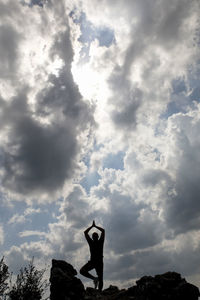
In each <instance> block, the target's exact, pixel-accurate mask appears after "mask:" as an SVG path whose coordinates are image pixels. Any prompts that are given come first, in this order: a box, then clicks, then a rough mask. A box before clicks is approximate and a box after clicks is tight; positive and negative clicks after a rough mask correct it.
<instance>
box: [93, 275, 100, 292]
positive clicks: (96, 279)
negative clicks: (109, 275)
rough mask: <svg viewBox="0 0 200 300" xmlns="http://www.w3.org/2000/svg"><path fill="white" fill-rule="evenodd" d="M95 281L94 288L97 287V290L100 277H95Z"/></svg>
mask: <svg viewBox="0 0 200 300" xmlns="http://www.w3.org/2000/svg"><path fill="white" fill-rule="evenodd" d="M93 282H94V288H95V290H96V289H97V287H98V283H99V280H98V278H95V279H94V280H93Z"/></svg>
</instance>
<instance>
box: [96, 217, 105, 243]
mask: <svg viewBox="0 0 200 300" xmlns="http://www.w3.org/2000/svg"><path fill="white" fill-rule="evenodd" d="M93 224H94V227H96V228H97V229H98V230H100V231H101V236H100V239H102V240H104V238H105V229H103V228H102V227H99V226H97V225H96V224H95V222H94V221H93Z"/></svg>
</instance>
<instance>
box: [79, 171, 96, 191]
mask: <svg viewBox="0 0 200 300" xmlns="http://www.w3.org/2000/svg"><path fill="white" fill-rule="evenodd" d="M100 179H101V176H100V175H99V174H98V172H92V173H89V172H88V173H87V174H86V176H85V177H84V178H83V179H82V180H81V181H80V184H81V185H82V187H83V188H84V189H85V190H86V192H87V193H88V194H89V193H90V189H91V187H92V186H97V185H98V183H99V180H100Z"/></svg>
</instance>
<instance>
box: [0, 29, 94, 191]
mask: <svg viewBox="0 0 200 300" xmlns="http://www.w3.org/2000/svg"><path fill="white" fill-rule="evenodd" d="M65 26H66V29H65V30H64V31H58V33H57V34H56V36H55V40H54V43H53V45H52V47H51V50H50V54H49V56H50V58H51V59H54V57H55V56H57V57H59V58H60V59H61V60H62V61H63V66H62V68H61V70H60V71H59V74H58V75H57V76H55V75H53V74H50V75H49V76H48V81H47V84H46V86H45V88H43V89H41V90H39V92H38V93H37V95H36V103H35V105H34V109H33V107H32V105H31V104H30V103H29V100H30V98H29V97H30V96H29V93H30V92H31V89H32V88H30V87H24V86H23V85H20V83H19V88H18V91H17V95H16V96H14V97H13V98H12V99H10V100H9V101H4V100H3V99H1V102H0V108H1V111H0V112H1V116H2V118H1V120H0V126H1V132H2V133H3V134H4V135H7V139H6V143H4V144H2V145H1V147H2V153H3V164H2V171H3V178H2V183H3V186H4V188H6V189H8V190H10V191H12V192H14V193H19V194H23V195H29V194H30V195H31V194H33V195H34V193H35V192H36V193H38V192H44V193H52V192H53V191H54V192H56V191H57V190H58V189H61V188H62V187H63V184H64V182H65V180H66V179H69V178H71V177H72V176H73V174H74V170H75V169H76V167H77V161H76V157H77V154H78V153H79V151H80V147H81V146H80V144H79V142H78V136H79V135H80V134H81V133H82V132H83V131H84V130H85V129H86V128H89V127H90V126H92V124H93V123H94V122H93V115H92V110H91V108H90V106H89V105H88V103H86V102H84V101H83V99H82V97H81V95H80V93H79V90H78V87H77V85H76V84H75V83H74V80H73V76H72V73H71V63H72V59H73V51H72V45H71V41H70V33H69V28H68V26H67V24H65ZM3 29H4V30H3V31H2V33H0V39H2V40H3V41H4V43H3V45H2V44H0V45H1V46H0V50H2V51H1V53H0V55H1V58H2V61H3V62H2V64H5V65H6V66H8V67H7V68H8V70H9V71H11V69H12V71H13V63H14V62H15V61H16V57H17V54H16V49H17V46H18V44H17V42H19V40H18V37H17V35H16V33H15V32H14V31H13V30H11V28H9V27H8V28H7V27H6V28H4V27H3ZM10 64H11V66H10ZM5 100H7V99H5ZM33 111H34V112H33ZM38 117H39V118H40V121H39V120H38ZM45 118H46V119H47V118H48V120H49V121H48V122H46V121H44V119H45ZM41 120H42V122H41Z"/></svg>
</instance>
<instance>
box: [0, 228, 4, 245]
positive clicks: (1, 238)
mask: <svg viewBox="0 0 200 300" xmlns="http://www.w3.org/2000/svg"><path fill="white" fill-rule="evenodd" d="M3 243H4V230H3V227H2V226H0V244H1V245H3Z"/></svg>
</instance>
